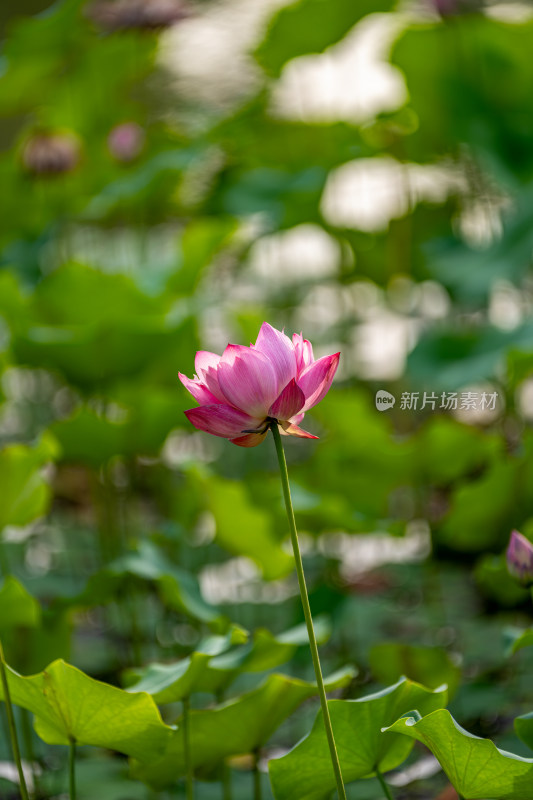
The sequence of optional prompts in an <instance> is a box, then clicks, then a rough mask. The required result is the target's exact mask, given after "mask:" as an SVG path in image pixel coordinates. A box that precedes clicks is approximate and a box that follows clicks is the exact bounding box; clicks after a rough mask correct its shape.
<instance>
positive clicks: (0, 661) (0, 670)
mask: <svg viewBox="0 0 533 800" xmlns="http://www.w3.org/2000/svg"><path fill="white" fill-rule="evenodd" d="M0 678H1V680H2V689H3V692H4V703H5V706H6V714H7V724H8V726H9V738H10V739H11V748H12V750H13V758H14V759H15V764H16V765H17V770H18V774H19V784H20V794H21V796H22V800H29V796H28V788H27V786H26V778H25V777H24V770H23V769H22V760H21V758H20V750H19V743H18V739H17V729H16V727H15V717H14V714H13V706H12V704H11V694H10V693H9V684H8V682H7V672H6V662H5V659H4V648H3V647H2V642H1V641H0Z"/></svg>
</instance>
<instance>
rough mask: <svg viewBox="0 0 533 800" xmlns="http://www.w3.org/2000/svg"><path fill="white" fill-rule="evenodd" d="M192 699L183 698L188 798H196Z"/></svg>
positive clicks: (191, 799)
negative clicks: (191, 714) (191, 726)
mask: <svg viewBox="0 0 533 800" xmlns="http://www.w3.org/2000/svg"><path fill="white" fill-rule="evenodd" d="M190 707H191V701H190V699H189V698H188V697H184V698H183V753H184V755H185V793H186V797H187V800H194V775H193V769H192V759H191V729H190V718H189V711H190Z"/></svg>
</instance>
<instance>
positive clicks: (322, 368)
mask: <svg viewBox="0 0 533 800" xmlns="http://www.w3.org/2000/svg"><path fill="white" fill-rule="evenodd" d="M339 356H340V353H335V354H334V355H331V356H324V357H323V358H319V359H318V360H317V361H315V359H314V356H313V348H312V346H311V343H310V342H308V341H307V339H304V338H303V337H302V335H301V334H297V333H295V334H294V335H293V337H292V341H291V340H290V339H289V337H288V336H286V335H285V334H284V333H283V332H282V331H278V330H276V328H273V327H272V326H271V325H269V324H268V322H263V324H262V325H261V330H260V331H259V335H258V337H257V341H256V343H255V345H253V344H251V345H250V347H244V346H242V345H238V344H229V345H228V346H227V347H226V349H225V350H224V352H223V354H222V356H217V355H215V353H208V352H206V351H204V350H200V351H199V352H198V353H196V358H195V362H194V366H195V368H196V375H195V376H194V378H193V379H192V380H191V379H190V378H187V377H186V376H185V375H182V374H181V372H180V374H179V378H180V381H181V382H182V384H183V385H184V386H185V388H186V389H187V390H188V391H189V392H190V393H191V394H192V396H193V397H194V399H195V400H197V401H198V402H199V403H200V406H199V407H198V408H191V409H190V410H189V411H186V412H185V415H186V416H187V419H188V420H189V421H190V422H192V424H193V425H194V426H195V428H199V429H200V430H201V431H206V432H207V433H212V434H213V435H214V436H222V437H223V438H225V439H229V440H230V441H231V442H233V443H234V444H238V445H240V446H241V447H255V446H256V445H258V444H260V443H261V442H262V441H263V439H264V437H265V436H266V434H267V432H268V430H269V428H270V426H271V424H272V423H273V422H274V421H277V423H278V424H279V426H280V428H281V432H282V433H284V434H286V435H289V436H301V437H303V438H305V439H318V436H313V435H312V434H311V433H308V432H307V431H304V430H302V428H300V427H299V424H300V422H301V421H302V419H303V418H304V415H305V412H306V411H308V410H309V409H310V408H312V407H313V406H316V404H317V403H319V402H320V400H322V398H323V397H325V395H326V394H327V393H328V391H329V388H330V386H331V382H332V381H333V376H334V375H335V372H336V370H337V366H338V363H339Z"/></svg>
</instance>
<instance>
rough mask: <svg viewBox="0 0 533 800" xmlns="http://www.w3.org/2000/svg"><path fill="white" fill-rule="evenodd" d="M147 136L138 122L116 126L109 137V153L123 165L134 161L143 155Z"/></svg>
mask: <svg viewBox="0 0 533 800" xmlns="http://www.w3.org/2000/svg"><path fill="white" fill-rule="evenodd" d="M145 139H146V135H145V132H144V130H143V129H142V128H141V126H140V125H138V124H137V123H136V122H123V123H122V124H120V125H116V126H115V127H114V128H113V129H112V131H111V132H110V134H109V136H108V137H107V146H108V147H109V152H110V153H111V155H112V156H113V157H114V158H115V159H116V160H117V161H121V162H123V163H128V162H130V161H134V160H135V159H136V158H137V156H138V155H139V154H140V153H141V151H142V149H143V147H144V142H145Z"/></svg>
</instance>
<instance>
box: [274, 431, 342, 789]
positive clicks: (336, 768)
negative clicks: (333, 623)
mask: <svg viewBox="0 0 533 800" xmlns="http://www.w3.org/2000/svg"><path fill="white" fill-rule="evenodd" d="M270 430H271V431H272V434H273V436H274V442H275V444H276V452H277V454H278V462H279V471H280V474H281V485H282V487H283V496H284V498H285V508H286V509H287V517H288V519H289V528H290V532H291V542H292V549H293V552H294V560H295V562H296V573H297V575H298V585H299V587H300V597H301V599H302V606H303V611H304V617H305V624H306V625H307V634H308V636H309V646H310V648H311V657H312V659H313V667H314V669H315V677H316V682H317V686H318V694H319V696H320V705H321V707H322V715H323V718H324V728H325V730H326V737H327V740H328V745H329V752H330V755H331V763H332V766H333V772H334V773H335V782H336V784H337V793H338V795H339V800H346V790H345V788H344V783H343V780H342V772H341V765H340V763H339V756H338V753H337V747H336V745H335V738H334V736H333V728H332V726H331V719H330V716H329V709H328V701H327V697H326V690H325V688H324V678H323V677H322V670H321V668H320V658H319V655H318V646H317V643H316V636H315V629H314V626H313V617H312V616H311V607H310V605H309V596H308V594H307V586H306V583H305V575H304V568H303V563H302V555H301V553H300V545H299V542H298V531H297V530H296V520H295V519H294V510H293V507H292V500H291V489H290V486H289V474H288V472H287V462H286V460H285V452H284V450H283V443H282V441H281V434H280V432H279V429H278V424H277V422H273V423H272V424H271V426H270Z"/></svg>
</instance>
